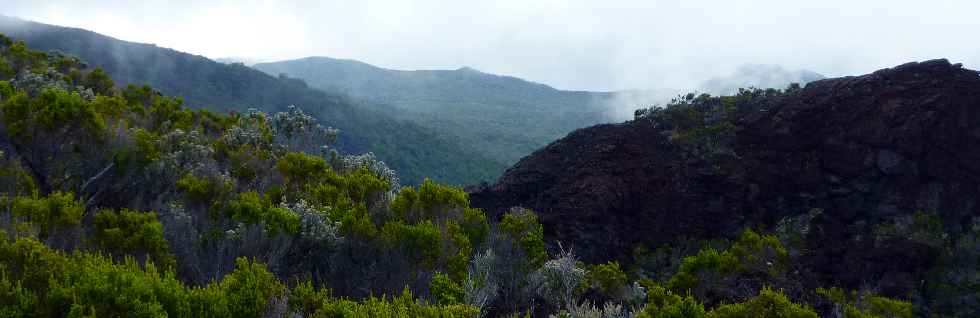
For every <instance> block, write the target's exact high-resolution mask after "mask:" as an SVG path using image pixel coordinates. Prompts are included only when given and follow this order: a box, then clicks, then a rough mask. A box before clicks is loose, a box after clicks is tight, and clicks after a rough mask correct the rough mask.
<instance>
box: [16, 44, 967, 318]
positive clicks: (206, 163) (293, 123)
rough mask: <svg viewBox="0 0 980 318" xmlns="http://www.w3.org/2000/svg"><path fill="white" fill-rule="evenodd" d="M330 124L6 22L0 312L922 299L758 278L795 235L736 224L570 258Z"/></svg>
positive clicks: (644, 312) (518, 216) (573, 313)
mask: <svg viewBox="0 0 980 318" xmlns="http://www.w3.org/2000/svg"><path fill="white" fill-rule="evenodd" d="M672 109H674V110H676V109H684V108H676V107H675V108H672ZM658 118H659V117H658ZM335 137H336V131H334V130H331V129H327V128H325V127H323V126H320V125H318V124H317V123H316V121H315V119H314V118H313V117H311V116H309V115H307V114H305V113H304V112H303V111H302V110H301V109H300V108H287V109H285V110H284V111H282V112H274V113H264V112H260V111H251V112H245V113H242V112H235V113H219V112H212V111H208V110H203V109H201V110H192V109H188V108H184V107H183V106H182V105H181V102H180V100H179V99H174V98H171V97H166V96H164V95H162V94H160V93H158V92H157V91H154V90H152V89H150V88H149V87H146V86H134V85H127V86H121V85H116V84H115V82H114V81H113V80H112V79H111V78H110V77H109V76H107V75H106V72H104V71H102V70H101V69H87V68H85V67H84V65H82V64H81V63H80V62H79V61H78V59H76V58H74V57H71V56H66V55H62V54H53V53H52V54H48V53H43V52H39V51H32V50H29V49H27V46H26V45H25V44H24V43H23V42H14V41H11V40H10V39H9V38H7V37H3V36H0V149H2V157H0V203H2V204H0V207H2V210H0V296H2V297H0V316H4V317H97V316H103V317H106V316H108V317H118V316H140V317H307V316H309V317H480V316H522V317H527V316H534V317H548V316H555V317H719V318H720V317H817V313H818V312H820V313H823V314H827V315H843V316H846V317H912V316H913V313H914V312H913V310H918V307H914V306H913V305H912V304H911V303H909V302H906V301H901V300H895V299H889V298H885V297H881V296H879V295H877V294H875V291H874V290H861V291H860V292H858V291H855V292H853V293H852V292H850V291H849V290H843V289H839V288H832V287H830V286H823V287H826V288H823V287H821V288H818V289H814V290H812V291H808V292H807V293H805V294H804V293H796V291H797V290H795V289H788V290H786V292H784V291H783V290H781V289H777V288H775V287H770V286H785V285H784V284H783V283H785V282H787V280H785V279H788V278H791V277H792V276H791V275H792V273H790V272H788V271H789V270H791V269H794V268H796V267H795V265H797V264H796V263H794V262H796V261H798V258H796V257H795V254H794V253H796V252H797V250H795V249H794V246H795V245H786V244H794V242H796V241H794V240H783V237H782V236H778V235H769V234H765V233H762V234H760V233H757V232H755V231H753V230H751V229H744V230H742V231H740V234H739V235H738V236H736V237H734V238H733V239H732V240H722V239H718V240H713V241H706V242H705V243H704V245H703V249H701V250H700V251H692V252H691V254H690V255H687V256H684V257H683V258H682V259H683V261H682V263H681V264H680V265H679V266H678V267H663V268H662V269H664V271H663V272H658V273H656V274H650V273H645V272H642V271H634V270H631V268H630V267H627V266H623V265H620V263H618V262H616V261H613V260H608V261H607V260H602V261H595V262H593V263H592V264H589V263H584V262H581V261H580V260H579V259H577V258H576V256H575V253H577V252H578V251H579V250H580V249H582V248H587V247H585V246H576V247H575V249H571V248H562V247H561V245H560V244H555V243H554V242H548V244H546V241H545V236H544V233H545V229H544V228H543V227H542V225H541V223H540V222H539V220H538V215H537V214H536V213H535V212H533V211H531V210H528V209H524V208H520V207H513V208H510V209H507V211H505V212H503V213H500V214H499V215H498V214H495V217H492V218H488V217H487V216H486V215H485V214H484V211H483V210H481V209H477V208H473V207H471V206H470V203H469V198H468V195H467V194H466V193H465V192H463V191H462V190H461V189H459V188H456V187H452V186H445V185H440V184H438V183H436V182H432V181H425V182H423V183H421V184H420V185H419V186H417V187H404V188H401V187H399V185H398V181H397V178H396V176H395V175H394V172H393V171H392V170H391V169H388V168H387V166H386V165H385V164H384V163H383V162H381V161H377V160H376V159H374V158H372V157H369V156H351V155H346V156H345V155H339V154H336V153H331V152H326V153H324V152H323V151H322V150H323V149H324V148H323V147H324V146H329V145H331V141H332V140H333V139H334V138H335ZM923 218H924V220H927V221H928V220H930V219H929V217H928V216H925V217H923ZM915 220H916V221H915V222H918V220H919V218H918V217H917V218H916V219H915ZM915 222H913V223H911V224H913V225H914V224H919V223H915ZM931 222H932V221H928V222H926V223H925V224H927V225H928V224H934V223H931ZM793 224H795V223H793ZM896 224H897V223H896ZM916 226H917V225H916ZM906 229H908V227H904V226H898V225H896V226H895V227H891V228H888V230H883V231H890V232H883V233H891V234H888V235H895V236H899V237H901V236H902V235H904V234H903V233H905V232H902V231H905V230H906ZM912 229H918V228H917V227H912ZM973 231H976V229H973ZM916 233H917V232H916ZM883 235H884V234H883ZM912 237H913V238H916V239H931V238H932V236H928V235H926V236H921V237H918V236H912ZM548 246H556V247H555V248H550V249H549V248H548ZM675 251H676V252H677V253H680V252H681V251H682V250H680V249H678V250H675ZM974 251H975V250H974ZM583 252H587V250H586V251H583ZM681 255H685V254H681ZM964 268H965V267H964ZM786 275H790V276H786ZM954 287H956V286H954ZM780 288H781V287H780ZM967 288H971V287H968V286H967ZM805 295H814V296H813V297H809V296H805ZM816 295H819V296H816ZM903 298H904V297H903ZM913 300H915V299H913Z"/></svg>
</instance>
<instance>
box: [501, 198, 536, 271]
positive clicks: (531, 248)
mask: <svg viewBox="0 0 980 318" xmlns="http://www.w3.org/2000/svg"><path fill="white" fill-rule="evenodd" d="M499 226H500V229H501V230H502V231H503V232H504V233H506V234H507V235H508V236H509V237H510V238H512V239H514V240H516V241H517V242H520V246H521V248H522V249H523V250H524V253H525V255H527V257H528V259H529V260H530V261H531V266H533V267H538V266H540V265H541V264H543V263H544V261H545V260H547V258H548V252H547V251H546V250H545V248H544V227H543V226H541V223H538V215H537V214H535V213H534V211H531V210H528V209H523V208H516V209H511V211H510V212H508V213H506V214H504V216H503V218H502V219H501V220H500V225H499Z"/></svg>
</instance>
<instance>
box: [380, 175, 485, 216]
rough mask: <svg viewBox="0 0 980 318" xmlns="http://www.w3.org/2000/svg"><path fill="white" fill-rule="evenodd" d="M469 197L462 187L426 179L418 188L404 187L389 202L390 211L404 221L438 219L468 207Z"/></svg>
mask: <svg viewBox="0 0 980 318" xmlns="http://www.w3.org/2000/svg"><path fill="white" fill-rule="evenodd" d="M468 207H469V198H468V196H467V194H466V192H464V191H463V190H462V189H460V188H456V187H452V186H445V185H440V184H437V183H435V182H434V181H432V180H429V179H426V180H425V181H423V182H422V184H421V185H420V186H419V188H418V190H415V189H414V188H411V187H405V188H403V189H402V191H401V192H400V193H399V194H398V196H397V197H395V199H394V201H392V202H391V211H392V212H394V213H395V215H397V216H399V217H401V219H403V220H405V221H406V222H413V223H414V222H419V221H421V220H439V219H445V218H449V217H451V216H450V215H449V213H450V212H452V211H456V210H458V209H463V208H468Z"/></svg>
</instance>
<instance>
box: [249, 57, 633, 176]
mask: <svg viewBox="0 0 980 318" xmlns="http://www.w3.org/2000/svg"><path fill="white" fill-rule="evenodd" d="M253 67H254V68H256V69H259V70H262V71H264V72H266V73H268V74H271V75H279V74H287V75H288V76H291V77H296V78H300V79H303V80H305V81H306V82H307V83H309V84H310V85H311V86H313V87H317V88H321V89H324V90H329V91H337V92H342V93H346V94H349V95H351V96H356V97H360V98H365V99H367V100H371V101H375V102H379V103H384V104H387V105H391V106H393V107H395V108H398V109H400V110H403V112H400V113H398V114H397V115H398V116H400V118H404V119H408V120H411V121H413V122H416V123H418V124H419V125H422V126H425V127H430V128H433V129H434V130H436V131H439V132H442V133H443V134H445V135H453V136H459V138H460V139H462V140H463V141H464V142H465V143H466V144H469V145H473V146H474V147H475V148H476V149H478V150H479V151H480V152H481V153H483V154H484V155H486V156H490V157H491V158H493V159H494V160H498V161H503V162H506V163H508V164H513V163H515V162H517V160H518V159H520V158H521V157H523V156H525V155H527V154H530V153H531V152H532V151H534V150H535V149H538V148H540V147H542V146H544V145H546V144H548V143H549V142H551V141H553V140H555V139H558V138H560V137H562V136H564V135H565V134H567V133H569V132H570V131H572V130H575V129H578V128H582V127H587V126H591V125H594V124H598V123H604V122H610V121H612V119H611V118H609V115H608V112H607V111H606V105H607V102H608V101H609V100H610V99H611V98H612V97H613V96H612V94H611V93H595V92H578V91H562V90H558V89H554V88H552V87H549V86H547V85H543V84H538V83H533V82H528V81H525V80H522V79H518V78H514V77H508V76H498V75H493V74H487V73H482V72H479V71H477V70H474V69H471V68H461V69H458V70H432V71H398V70H389V69H383V68H379V67H375V66H372V65H369V64H365V63H362V62H358V61H352V60H338V59H332V58H326V57H310V58H304V59H299V60H292V61H283V62H275V63H260V64H256V65H255V66H253Z"/></svg>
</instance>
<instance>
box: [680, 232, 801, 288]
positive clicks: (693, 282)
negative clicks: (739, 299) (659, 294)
mask: <svg viewBox="0 0 980 318" xmlns="http://www.w3.org/2000/svg"><path fill="white" fill-rule="evenodd" d="M788 257H789V255H788V252H787V251H786V249H785V248H783V246H782V244H780V243H779V240H778V239H777V238H776V237H775V236H772V235H765V236H763V235H759V234H757V233H755V232H753V231H752V230H745V231H744V232H742V235H741V236H739V239H738V240H737V241H735V243H734V244H732V246H731V247H729V248H728V249H727V250H725V251H722V252H719V251H717V250H715V249H714V248H710V247H709V248H706V249H702V250H701V251H699V252H698V253H697V254H696V255H694V256H688V257H685V258H684V260H683V262H682V263H681V265H680V268H678V271H677V273H676V274H674V276H672V277H671V278H670V280H669V281H668V282H667V285H668V286H669V287H670V289H672V290H675V291H691V292H694V294H695V295H698V296H699V297H704V296H705V295H706V294H707V293H709V291H711V290H721V291H730V290H731V289H733V288H732V286H725V285H718V284H719V283H720V282H721V281H729V282H732V281H733V279H734V278H736V277H740V276H739V275H746V276H753V277H760V276H761V277H767V278H771V277H776V276H778V275H780V274H781V273H782V272H783V270H785V267H786V264H787V259H788Z"/></svg>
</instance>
